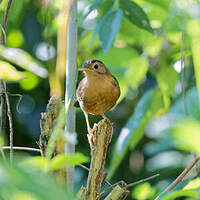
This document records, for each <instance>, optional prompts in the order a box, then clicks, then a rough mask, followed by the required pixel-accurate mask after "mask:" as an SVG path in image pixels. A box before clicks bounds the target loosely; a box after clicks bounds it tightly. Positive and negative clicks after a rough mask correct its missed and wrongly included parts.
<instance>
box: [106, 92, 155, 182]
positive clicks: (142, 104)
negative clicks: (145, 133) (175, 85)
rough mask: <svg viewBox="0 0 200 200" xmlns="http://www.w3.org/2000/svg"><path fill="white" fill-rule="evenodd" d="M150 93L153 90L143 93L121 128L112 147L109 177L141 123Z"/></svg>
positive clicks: (150, 97)
mask: <svg viewBox="0 0 200 200" xmlns="http://www.w3.org/2000/svg"><path fill="white" fill-rule="evenodd" d="M152 95H153V90H150V91H148V92H146V93H145V94H144V96H143V97H142V98H141V100H140V101H139V103H138V104H137V106H136V108H135V112H134V114H133V116H132V117H131V118H130V119H129V120H128V122H127V124H126V125H125V126H124V127H123V128H122V130H121V132H120V134H119V137H118V140H117V142H116V144H115V147H114V151H113V152H114V153H113V156H112V160H111V166H110V174H109V178H110V177H111V176H112V175H113V173H114V171H115V170H116V168H117V167H118V166H119V164H120V162H121V161H122V159H123V157H124V155H125V154H126V152H127V150H128V147H129V144H130V140H131V137H132V136H133V135H134V131H135V129H137V127H138V126H139V125H140V123H142V119H143V117H144V115H145V114H146V112H147V110H148V108H149V107H150V105H151V99H152ZM139 137H140V136H138V139H139ZM138 139H137V140H138Z"/></svg>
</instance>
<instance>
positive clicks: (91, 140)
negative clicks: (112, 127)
mask: <svg viewBox="0 0 200 200" xmlns="http://www.w3.org/2000/svg"><path fill="white" fill-rule="evenodd" d="M96 129H97V124H96V123H95V124H94V127H93V128H89V129H88V133H89V134H88V135H87V137H88V140H89V143H90V144H91V143H92V144H95V143H96V135H95V134H94V133H95V131H96Z"/></svg>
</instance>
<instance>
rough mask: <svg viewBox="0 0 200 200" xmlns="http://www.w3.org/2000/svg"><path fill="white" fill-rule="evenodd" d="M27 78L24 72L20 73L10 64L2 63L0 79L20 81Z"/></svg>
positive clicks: (0, 64) (0, 65)
mask: <svg viewBox="0 0 200 200" xmlns="http://www.w3.org/2000/svg"><path fill="white" fill-rule="evenodd" d="M24 78H26V76H25V75H24V73H23V72H19V71H17V70H16V69H15V67H13V66H12V65H11V64H10V63H7V62H4V61H0V79H3V80H5V81H20V80H22V79H24Z"/></svg>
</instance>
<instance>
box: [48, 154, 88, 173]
mask: <svg viewBox="0 0 200 200" xmlns="http://www.w3.org/2000/svg"><path fill="white" fill-rule="evenodd" d="M85 162H88V157H86V156H84V155H83V154H81V153H78V152H77V153H75V154H67V155H66V154H59V155H57V156H56V157H54V158H53V159H52V160H51V161H50V169H51V170H57V169H61V168H64V167H66V166H68V165H77V164H80V163H85Z"/></svg>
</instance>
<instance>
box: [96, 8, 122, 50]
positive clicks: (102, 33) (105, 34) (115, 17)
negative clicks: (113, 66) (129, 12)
mask: <svg viewBox="0 0 200 200" xmlns="http://www.w3.org/2000/svg"><path fill="white" fill-rule="evenodd" d="M122 17H123V12H122V10H121V9H118V10H116V11H114V12H113V11H112V12H110V14H109V15H108V16H107V17H106V18H104V21H103V24H102V27H101V29H100V30H99V39H100V42H101V46H102V47H103V49H104V52H105V53H107V52H108V51H109V49H110V47H111V46H112V43H113V41H114V39H115V37H116V35H117V33H118V31H119V29H120V26H121V22H122Z"/></svg>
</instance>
